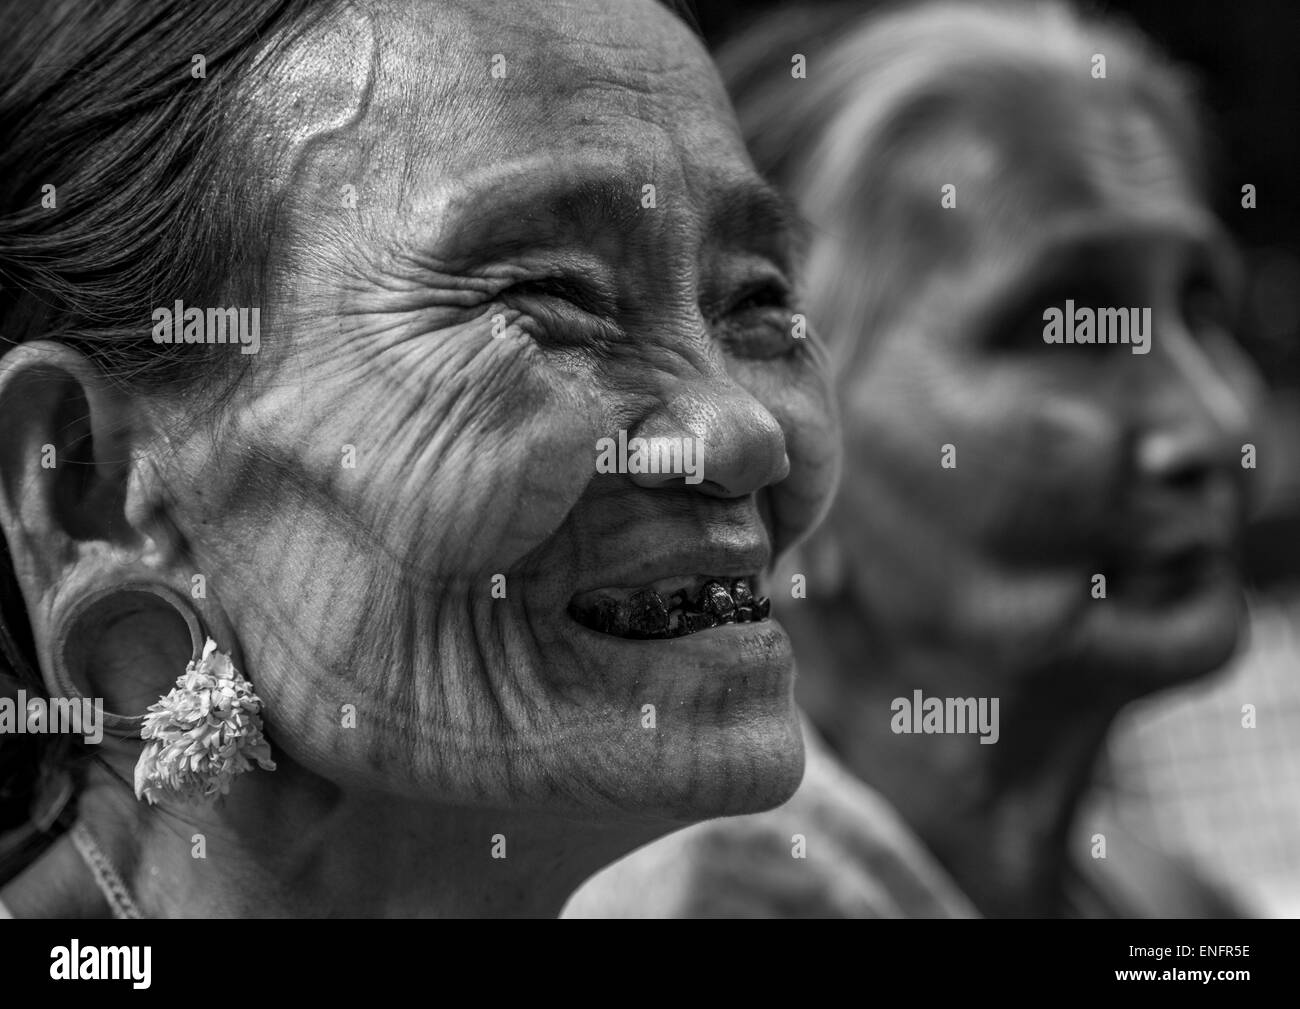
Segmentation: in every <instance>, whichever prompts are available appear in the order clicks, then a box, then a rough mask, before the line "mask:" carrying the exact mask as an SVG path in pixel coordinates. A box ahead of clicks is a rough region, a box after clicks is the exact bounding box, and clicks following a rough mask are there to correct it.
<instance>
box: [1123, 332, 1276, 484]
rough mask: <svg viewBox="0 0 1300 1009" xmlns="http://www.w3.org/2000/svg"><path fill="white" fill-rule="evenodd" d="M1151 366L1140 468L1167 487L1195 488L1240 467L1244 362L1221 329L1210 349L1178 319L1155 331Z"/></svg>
mask: <svg viewBox="0 0 1300 1009" xmlns="http://www.w3.org/2000/svg"><path fill="white" fill-rule="evenodd" d="M1152 343H1153V345H1154V346H1153V348H1152V349H1153V351H1154V352H1153V353H1152V354H1151V358H1152V364H1156V365H1157V366H1158V367H1159V370H1160V377H1159V380H1158V381H1157V382H1156V383H1155V388H1151V387H1148V390H1147V391H1148V393H1149V395H1150V397H1151V399H1150V401H1149V404H1148V411H1147V415H1148V417H1150V423H1149V425H1148V427H1147V429H1146V431H1145V433H1144V435H1143V436H1142V438H1141V439H1140V441H1139V443H1138V449H1137V456H1138V457H1137V465H1138V469H1139V471H1140V472H1141V473H1142V474H1143V475H1145V476H1147V477H1149V478H1151V479H1153V480H1155V481H1157V482H1159V483H1162V484H1165V485H1169V486H1193V485H1197V484H1200V483H1201V482H1202V481H1204V480H1205V479H1206V478H1207V477H1208V476H1209V475H1210V474H1211V473H1213V472H1215V471H1222V470H1224V469H1236V468H1238V467H1239V466H1240V460H1241V448H1242V445H1243V444H1244V443H1245V442H1246V441H1247V440H1248V439H1249V437H1250V421H1251V416H1252V401H1251V396H1250V394H1249V391H1248V388H1247V387H1248V386H1249V384H1250V383H1249V381H1248V380H1247V376H1248V374H1249V370H1250V365H1249V364H1247V363H1246V359H1245V355H1244V354H1243V353H1242V352H1241V351H1240V350H1238V349H1237V347H1236V345H1235V343H1233V342H1232V341H1231V338H1230V337H1228V336H1227V335H1226V334H1222V340H1221V341H1220V345H1219V346H1217V347H1216V352H1215V353H1214V354H1213V355H1211V354H1210V353H1209V352H1207V350H1206V347H1205V346H1204V345H1203V344H1202V343H1201V342H1199V341H1198V340H1197V339H1196V338H1195V337H1194V336H1193V335H1192V334H1191V333H1190V332H1189V331H1188V330H1187V328H1186V327H1185V326H1184V325H1181V324H1178V325H1171V326H1166V327H1163V328H1162V329H1160V330H1157V331H1156V332H1155V333H1154V334H1153V337H1152Z"/></svg>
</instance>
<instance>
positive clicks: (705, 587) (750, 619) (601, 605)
mask: <svg viewBox="0 0 1300 1009" xmlns="http://www.w3.org/2000/svg"><path fill="white" fill-rule="evenodd" d="M755 588H756V580H755V576H752V575H750V576H746V577H743V578H728V577H725V576H719V575H677V576H673V577H671V578H661V579H659V580H657V581H654V582H651V583H650V584H648V585H642V586H637V587H633V588H599V589H594V590H592V591H590V592H581V593H579V594H578V595H576V596H574V597H573V599H572V600H571V601H570V603H569V615H570V616H571V617H573V619H574V620H576V621H577V622H578V623H580V624H582V626H584V627H587V628H589V629H590V630H593V631H598V632H599V633H601V634H609V635H612V636H613V637H617V638H634V639H642V640H644V639H655V638H681V637H685V636H687V635H689V634H697V633H699V632H700V631H704V630H708V629H710V628H712V627H719V626H721V625H723V624H746V623H758V622H761V621H766V620H767V618H768V614H769V612H770V611H771V601H770V600H769V599H768V598H767V597H766V596H763V597H757V596H756V595H755Z"/></svg>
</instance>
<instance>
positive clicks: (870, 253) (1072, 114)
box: [718, 0, 1205, 382]
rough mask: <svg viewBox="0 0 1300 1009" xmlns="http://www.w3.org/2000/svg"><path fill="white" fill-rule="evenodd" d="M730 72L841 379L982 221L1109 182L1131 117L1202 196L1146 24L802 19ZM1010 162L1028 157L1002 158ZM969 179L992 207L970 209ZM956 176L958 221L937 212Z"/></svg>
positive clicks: (744, 49)
mask: <svg viewBox="0 0 1300 1009" xmlns="http://www.w3.org/2000/svg"><path fill="white" fill-rule="evenodd" d="M796 54H802V55H803V56H804V57H805V59H806V69H805V72H806V76H805V77H798V76H795V74H794V71H795V70H796V66H795V63H794V57H795V55H796ZM1098 54H1100V55H1102V56H1104V58H1105V77H1104V78H1099V77H1094V76H1093V68H1094V65H1095V64H1094V56H1096V55H1098ZM718 62H719V65H720V66H721V68H722V71H723V75H724V78H725V80H726V82H727V85H728V88H729V90H730V92H731V95H732V98H733V101H734V102H735V104H736V110H737V114H738V116H739V118H740V122H741V127H742V129H743V131H744V136H745V140H746V142H747V144H748V145H749V149H750V152H751V153H752V155H753V157H754V160H755V163H756V164H757V166H758V168H759V170H760V171H761V172H763V173H764V174H765V175H767V177H768V178H769V179H770V180H771V181H772V182H774V183H775V184H776V185H777V186H778V187H780V188H781V189H783V190H784V191H785V192H786V193H787V194H789V196H790V197H791V198H792V199H793V201H794V202H795V203H796V204H797V205H798V207H799V208H800V210H801V212H802V213H803V215H804V216H805V218H806V219H807V221H808V223H809V225H810V228H811V234H810V236H809V243H810V247H809V261H808V263H807V264H806V274H807V277H808V278H809V281H808V290H807V303H808V305H809V306H810V310H811V312H812V318H813V320H814V322H816V323H817V324H818V325H819V326H820V330H821V333H822V335H823V337H825V338H826V339H827V340H828V341H829V342H830V344H831V347H832V353H833V355H834V359H835V360H836V361H837V363H838V364H839V365H840V367H839V368H838V369H837V374H838V375H839V376H840V380H841V381H842V382H851V381H852V380H853V377H854V371H853V367H852V366H853V365H854V364H856V363H858V362H860V361H861V359H862V356H863V354H864V353H867V352H869V347H870V344H871V340H872V337H873V335H874V334H875V333H877V332H880V331H881V330H883V329H884V328H885V327H887V326H888V325H889V323H890V320H891V318H892V317H893V316H894V314H895V312H896V311H897V310H898V308H899V307H900V305H901V303H902V300H903V299H906V298H909V297H912V296H914V294H915V292H916V289H917V285H918V284H924V283H925V282H927V281H928V280H929V279H931V278H934V277H941V276H942V275H943V273H944V270H945V267H947V266H948V265H950V264H952V263H955V262H959V261H960V260H961V259H962V258H963V257H964V256H965V255H967V254H969V252H970V251H971V250H972V248H973V244H974V242H975V240H976V237H977V235H978V233H979V230H980V227H981V222H982V221H986V220H988V219H989V218H990V217H992V216H995V215H1001V217H1002V219H1003V220H1004V221H1006V220H1010V221H1013V222H1021V224H1020V226H1021V227H1022V229H1023V231H1024V233H1029V232H1030V231H1032V228H1033V224H1034V221H1035V218H1036V216H1037V215H1038V214H1039V213H1040V212H1041V211H1042V210H1043V209H1045V208H1046V207H1050V206H1055V205H1057V203H1058V202H1059V200H1061V199H1062V198H1069V199H1075V200H1077V201H1080V202H1086V200H1087V198H1088V196H1089V194H1091V193H1093V192H1095V191H1098V190H1101V189H1102V187H1104V186H1106V185H1108V184H1109V180H1108V178H1107V173H1106V167H1105V166H1106V160H1105V158H1106V157H1107V156H1109V157H1110V158H1112V159H1113V158H1114V156H1115V153H1116V151H1117V150H1121V151H1122V148H1123V147H1124V145H1125V143H1126V141H1127V140H1129V139H1131V136H1130V135H1129V133H1126V132H1125V131H1130V132H1131V131H1132V130H1134V129H1142V128H1143V127H1138V126H1135V118H1134V117H1135V116H1137V117H1142V118H1144V119H1145V132H1148V133H1154V134H1155V135H1157V136H1159V137H1160V138H1161V139H1162V140H1163V141H1164V142H1165V144H1166V145H1167V146H1168V148H1169V149H1170V150H1172V151H1173V152H1174V154H1175V155H1176V157H1177V159H1178V161H1179V163H1180V164H1182V165H1184V166H1185V167H1186V169H1187V172H1188V179H1187V182H1188V185H1189V186H1190V187H1192V188H1194V189H1203V188H1204V185H1205V181H1204V179H1203V178H1201V175H1200V173H1201V165H1202V157H1203V154H1202V138H1201V131H1200V126H1199V124H1198V120H1197V116H1196V113H1195V109H1196V104H1195V102H1194V101H1193V100H1192V94H1191V88H1190V86H1189V83H1188V81H1187V80H1185V79H1184V77H1183V76H1182V75H1181V74H1180V73H1179V72H1178V71H1176V70H1175V69H1174V68H1172V67H1171V66H1170V65H1169V64H1168V63H1166V62H1165V61H1164V60H1163V59H1162V58H1161V57H1160V56H1159V55H1158V54H1157V53H1156V52H1155V51H1154V50H1153V49H1152V48H1151V46H1150V45H1149V44H1148V43H1147V41H1146V39H1145V38H1144V37H1143V36H1142V35H1141V34H1139V33H1138V32H1136V31H1135V30H1131V29H1128V28H1126V27H1124V26H1123V25H1120V24H1117V23H1115V22H1113V21H1109V20H1108V21H1105V22H1100V21H1094V20H1090V19H1086V18H1083V17H1081V16H1080V15H1079V14H1077V13H1076V12H1075V11H1074V10H1073V9H1072V8H1071V7H1070V6H1068V5H1067V4H1065V3H1062V2H1056V0H1048V2H1041V3H1037V2H1010V0H988V2H968V0H938V2H926V3H921V4H916V5H902V6H896V5H891V6H889V7H886V8H882V9H879V10H875V11H868V12H866V13H865V14H864V12H863V10H862V6H861V4H852V5H836V6H831V7H826V8H821V9H819V10H816V11H810V10H807V9H804V8H799V9H795V8H790V9H788V10H786V11H783V12H780V13H778V14H776V15H775V16H773V17H770V18H768V19H766V20H764V21H761V22H759V23H758V24H757V25H755V26H754V27H752V28H751V29H750V30H749V31H747V32H745V33H743V34H742V35H740V36H738V37H737V38H736V39H734V40H733V41H732V42H731V43H729V44H728V45H727V46H725V47H724V48H723V50H722V51H721V52H720V53H719V54H718ZM1094 110H1095V111H1094ZM1118 110H1125V111H1126V112H1127V113H1129V115H1127V116H1118V115H1115V114H1114V113H1115V112H1116V111H1118ZM1012 151H1014V152H1015V154H1016V155H1017V156H1022V157H1026V158H1027V160H1026V161H1025V162H1022V163H1012V164H1007V163H1006V162H1005V160H1004V158H1005V155H1006V154H1007V153H1009V152H1012ZM967 180H971V181H975V182H976V183H977V185H978V195H979V198H978V200H971V199H969V197H970V195H971V193H970V192H969V191H967V192H966V196H967V199H966V201H965V202H964V203H963V202H962V192H963V190H970V189H971V188H972V187H971V186H967V185H963V182H965V181H967ZM948 183H953V184H955V185H956V189H957V194H956V199H957V201H958V202H957V206H958V207H961V208H962V210H963V212H962V213H958V214H953V213H948V212H946V211H945V210H944V208H943V207H941V204H940V196H941V187H942V186H944V185H945V184H948ZM966 208H971V212H967V209H966Z"/></svg>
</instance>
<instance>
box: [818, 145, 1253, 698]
mask: <svg viewBox="0 0 1300 1009" xmlns="http://www.w3.org/2000/svg"><path fill="white" fill-rule="evenodd" d="M1127 127H1128V132H1127V136H1128V137H1129V138H1130V139H1131V140H1132V143H1133V144H1134V145H1135V146H1132V147H1129V148H1127V149H1126V152H1127V153H1126V155H1125V156H1120V155H1119V154H1116V155H1115V157H1114V159H1113V162H1112V163H1110V164H1108V165H1107V174H1106V175H1105V176H1104V177H1103V180H1102V184H1098V185H1097V186H1096V188H1093V187H1092V186H1088V185H1078V186H1077V187H1076V185H1075V181H1076V180H1077V179H1078V177H1079V176H1078V172H1077V170H1075V169H1073V168H1071V165H1070V159H1072V158H1074V157H1077V154H1075V153H1074V152H1075V151H1077V150H1078V148H1076V147H1074V146H1070V147H1068V148H1067V149H1065V150H1063V151H1061V152H1059V155H1058V161H1057V162H1055V163H1054V162H1052V161H1051V160H1050V159H1049V158H1048V157H1047V155H1046V153H1045V151H1044V148H1043V147H1042V146H1041V145H1039V146H1038V147H1036V148H1035V149H1034V150H1033V151H1031V152H1026V151H1022V152H1021V153H1022V154H1023V155H1024V156H1023V157H1007V158H1005V159H1004V160H998V159H996V158H986V159H985V163H984V170H983V172H982V173H980V174H976V175H975V176H974V177H972V178H971V179H968V180H966V181H965V182H964V183H962V184H959V192H960V193H961V196H960V197H959V200H958V208H959V209H958V210H956V211H941V212H943V213H952V214H961V213H965V214H966V215H968V222H969V228H970V232H971V233H972V235H973V240H972V243H971V245H970V246H969V254H968V255H964V256H963V257H962V259H961V261H960V262H959V263H958V264H956V265H955V266H953V267H951V268H948V269H944V270H941V271H936V272H935V273H934V274H932V275H929V276H925V277H919V278H917V279H916V282H915V286H914V287H913V288H912V289H910V290H909V292H908V293H909V295H910V297H909V298H906V299H904V303H905V305H906V308H905V310H904V312H903V314H902V317H901V318H899V319H898V320H897V324H896V325H892V326H890V328H889V329H888V331H887V332H883V333H877V334H865V335H864V337H863V338H864V339H866V340H867V341H868V342H869V343H870V344H871V345H872V347H873V349H872V351H871V352H870V353H869V354H868V355H867V363H866V366H865V367H864V368H863V369H862V374H861V378H860V379H858V380H856V381H855V383H854V384H853V386H852V389H851V390H850V393H849V395H850V402H849V403H848V405H846V408H845V423H846V428H847V429H848V430H849V432H850V434H849V442H848V444H849V453H850V460H851V461H850V464H849V465H848V466H847V467H846V473H845V492H844V495H843V502H842V504H841V505H840V506H839V507H842V508H843V509H845V511H846V514H847V515H852V516H854V517H855V519H856V521H857V523H858V532H857V534H856V541H855V543H854V546H853V549H852V550H851V551H850V553H851V555H852V558H853V560H854V561H855V562H856V563H855V576H854V577H855V578H857V579H858V581H859V594H860V595H861V596H863V597H865V598H868V599H870V600H871V601H872V606H873V607H874V608H875V609H874V616H875V617H876V618H878V619H879V621H880V622H881V624H882V626H884V627H886V628H892V629H895V630H897V629H900V628H906V629H909V630H910V632H911V633H914V634H916V635H918V636H921V637H924V639H925V640H926V641H928V642H929V643H931V644H933V645H940V644H941V643H944V642H947V643H948V644H949V645H950V646H951V645H954V644H957V645H961V646H962V647H963V651H964V654H967V655H968V656H969V657H971V658H974V659H975V660H976V661H977V662H978V661H984V662H986V663H987V664H988V666H989V667H990V669H999V670H1004V671H1009V670H1014V669H1016V668H1029V667H1034V668H1038V667H1040V666H1041V664H1042V663H1043V662H1044V661H1046V662H1047V663H1048V664H1049V665H1056V666H1057V667H1058V668H1064V667H1066V666H1069V665H1072V664H1076V663H1081V664H1083V665H1084V666H1086V667H1089V668H1093V669H1098V670H1108V671H1110V672H1113V673H1116V674H1117V675H1119V676H1122V677H1124V678H1126V680H1128V681H1129V682H1130V683H1133V682H1138V681H1139V680H1141V681H1146V682H1150V681H1149V680H1148V679H1147V678H1150V677H1154V678H1156V680H1157V681H1158V680H1160V679H1161V678H1166V677H1172V676H1179V675H1187V674H1194V673H1197V672H1201V671H1204V670H1206V669H1209V668H1211V667H1213V666H1214V665H1216V664H1218V663H1219V662H1221V661H1222V660H1223V659H1224V658H1226V656H1227V655H1228V654H1229V653H1230V650H1231V648H1232V647H1233V645H1234V643H1235V640H1236V632H1237V620H1238V610H1239V607H1240V582H1239V577H1238V572H1237V567H1236V564H1235V558H1234V551H1235V549H1236V548H1237V546H1238V539H1239V530H1240V523H1241V519H1242V512H1243V494H1242V485H1243V481H1242V477H1243V469H1242V466H1241V459H1242V445H1243V443H1244V442H1247V441H1249V440H1251V439H1250V434H1249V427H1248V424H1249V409H1248V407H1249V402H1250V400H1251V398H1252V392H1253V389H1254V382H1255V379H1254V376H1253V373H1252V372H1251V370H1250V368H1249V366H1248V364H1247V363H1246V362H1245V360H1244V358H1243V357H1242V356H1241V354H1240V352H1239V351H1238V350H1237V348H1236V346H1235V344H1234V343H1233V341H1232V338H1231V336H1230V334H1229V333H1227V332H1226V331H1225V329H1224V323H1225V319H1226V317H1227V313H1226V312H1225V311H1224V310H1223V309H1224V305H1225V301H1224V288H1225V286H1228V285H1229V283H1230V282H1229V281H1228V279H1227V277H1226V276H1225V271H1224V267H1225V266H1226V264H1225V263H1223V262H1221V258H1222V256H1223V254H1224V252H1225V247H1224V243H1223V241H1222V239H1221V236H1219V235H1218V234H1217V233H1216V232H1215V231H1214V230H1213V227H1212V224H1211V222H1210V221H1208V220H1207V218H1206V212H1205V210H1204V208H1203V207H1202V205H1201V204H1200V203H1199V202H1198V200H1197V199H1196V198H1195V197H1194V196H1193V195H1192V194H1191V191H1190V189H1189V187H1188V186H1187V184H1186V182H1185V175H1184V173H1183V171H1182V170H1181V169H1180V167H1179V165H1178V164H1177V162H1176V160H1174V159H1173V157H1172V156H1171V154H1170V153H1169V151H1168V150H1167V149H1166V148H1165V147H1164V146H1163V145H1162V144H1161V143H1158V142H1156V141H1155V140H1154V138H1153V136H1152V134H1151V131H1150V129H1149V127H1148V126H1146V124H1143V123H1136V122H1135V123H1129V124H1127ZM1115 134H1116V135H1125V130H1124V129H1122V128H1120V127H1119V126H1116V128H1115ZM1132 138H1136V139H1132ZM1094 139H1095V138H1094ZM1096 146H1098V147H1103V146H1104V144H1101V143H1097V144H1096ZM1027 165H1038V166H1039V168H1038V169H1027V168H1025V167H1023V166H1027ZM1044 165H1045V166H1046V167H1044ZM1036 170H1041V171H1042V175H1040V176H1037V177H1033V176H1030V175H1029V174H1028V173H1029V172H1031V171H1036ZM1011 186H1014V187H1016V191H1015V193H1014V194H1011V195H1008V194H1007V192H1005V190H1006V189H1007V188H1008V187H1011ZM934 192H935V193H938V192H939V186H938V182H937V181H936V183H935V187H934ZM1036 201H1037V202H1036ZM937 203H938V197H937V196H936V205H937ZM1011 208H1019V212H1020V213H1023V215H1024V216H1023V217H1020V218H1018V219H1013V218H1012V214H1013V213H1015V212H1017V211H1015V210H1012V209H1011ZM953 220H956V218H954V219H953ZM1067 299H1069V300H1071V301H1072V302H1073V305H1074V306H1075V307H1074V310H1073V311H1074V313H1075V315H1076V317H1077V315H1078V312H1079V310H1080V309H1084V308H1086V309H1089V310H1091V311H1093V312H1096V311H1097V310H1098V309H1101V308H1124V309H1128V308H1138V309H1149V310H1150V322H1149V325H1148V326H1147V327H1146V337H1147V339H1148V340H1149V344H1148V346H1147V351H1148V352H1147V353H1144V354H1143V353H1135V352H1134V344H1133V342H1129V343H1127V344H1106V345H1099V344H1086V343H1082V344H1081V343H1069V344H1061V343H1048V342H1046V341H1045V339H1044V332H1045V328H1046V327H1047V326H1048V322H1049V321H1050V319H1049V320H1047V321H1045V317H1044V314H1045V312H1047V311H1048V310H1049V309H1052V308H1056V309H1059V310H1061V311H1062V312H1063V313H1064V312H1065V311H1066V310H1067V305H1066V301H1067ZM1125 314H1128V313H1125ZM1132 321H1135V322H1136V323H1137V324H1138V325H1141V324H1142V316H1141V314H1140V313H1139V315H1138V316H1137V317H1136V318H1135V319H1133V320H1132ZM1077 325H1078V327H1079V328H1081V323H1077ZM1093 332H1094V333H1097V332H1098V329H1097V327H1096V326H1095V325H1094V327H1093ZM1132 339H1133V336H1132V334H1130V341H1132ZM1139 349H1140V348H1139ZM945 446H951V450H952V451H950V452H946V451H945ZM844 524H845V523H844V522H841V525H844ZM1096 575H1101V576H1104V586H1103V583H1102V582H1101V581H1100V580H1098V579H1096V578H1095V577H1094V576H1096ZM1103 591H1104V598H1099V596H1101V594H1102V593H1103Z"/></svg>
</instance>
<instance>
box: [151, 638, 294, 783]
mask: <svg viewBox="0 0 1300 1009" xmlns="http://www.w3.org/2000/svg"><path fill="white" fill-rule="evenodd" d="M140 737H141V738H142V739H144V740H146V743H145V748H144V752H142V753H141V754H140V759H139V760H138V761H137V762H136V765H135V797H136V798H137V799H148V801H149V804H150V805H153V803H155V802H157V801H159V800H160V799H177V800H180V801H183V802H205V801H208V800H210V799H212V798H214V797H216V796H218V795H225V794H226V793H227V792H229V791H230V783H231V781H233V780H234V779H235V778H236V777H237V776H238V775H240V774H243V773H244V772H245V771H251V770H253V761H256V762H257V766H258V767H260V768H262V769H263V770H264V771H274V770H275V762H274V761H273V760H272V759H271V746H270V744H269V743H268V742H267V741H266V738H265V737H264V736H263V735H262V699H261V698H260V697H258V696H257V694H256V693H254V692H253V685H252V684H251V683H249V682H248V680H246V679H244V677H243V676H242V675H241V674H240V672H239V670H237V669H236V668H235V666H234V664H233V663H232V662H231V660H230V656H229V655H227V654H225V653H224V652H220V651H218V650H217V643H216V642H215V641H213V640H212V639H211V638H209V639H208V641H207V644H206V645H205V646H204V648H203V655H202V657H201V658H200V659H199V660H198V661H196V662H190V664H189V665H188V666H186V667H185V672H184V673H183V674H182V675H181V676H179V677H177V679H176V686H175V687H173V688H172V690H171V692H170V693H168V694H167V695H166V696H165V697H160V698H159V699H158V700H157V701H156V702H155V703H153V704H151V705H150V706H149V709H148V711H147V712H146V713H145V716H144V727H143V728H142V729H141V730H140Z"/></svg>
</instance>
